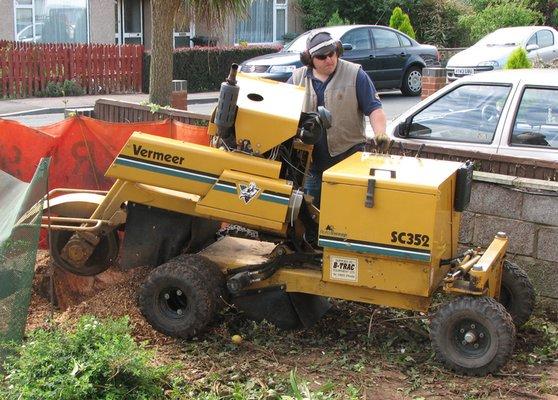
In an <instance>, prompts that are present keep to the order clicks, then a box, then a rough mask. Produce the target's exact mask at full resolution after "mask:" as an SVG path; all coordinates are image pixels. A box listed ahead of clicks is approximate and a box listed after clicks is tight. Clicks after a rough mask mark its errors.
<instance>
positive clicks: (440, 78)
mask: <svg viewBox="0 0 558 400" xmlns="http://www.w3.org/2000/svg"><path fill="white" fill-rule="evenodd" d="M446 84H447V82H446V69H445V68H423V69H422V94H421V96H420V98H421V99H426V98H427V97H428V96H430V95H431V94H433V93H434V92H437V91H438V90H440V89H441V88H443V87H444V86H446Z"/></svg>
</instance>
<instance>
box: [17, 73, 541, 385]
mask: <svg viewBox="0 0 558 400" xmlns="http://www.w3.org/2000/svg"><path fill="white" fill-rule="evenodd" d="M237 68H238V67H237V66H236V65H233V67H232V68H231V73H230V75H229V76H228V78H227V79H226V81H225V82H223V84H222V86H221V92H220V97H219V101H218V105H217V108H216V110H215V112H214V113H213V115H212V118H211V122H210V124H209V130H208V131H209V134H210V137H211V145H210V146H202V145H197V144H192V143H186V142H182V141H178V140H173V139H167V138H160V137H156V136H152V135H149V134H145V133H134V134H132V135H131V137H130V138H129V140H128V142H127V143H126V144H125V146H124V147H123V148H122V150H121V151H120V153H119V154H118V156H117V157H116V158H115V160H114V162H113V163H112V165H111V166H110V167H109V169H108V170H107V172H106V175H107V176H109V177H112V178H114V179H115V183H114V185H113V186H112V188H111V189H110V190H109V191H108V192H100V191H89V190H68V189H54V190H52V191H51V192H49V194H48V195H47V197H48V198H45V199H44V204H45V209H46V211H45V217H44V219H45V220H44V226H45V227H46V226H47V218H49V223H48V226H49V227H50V228H51V229H52V231H51V242H50V252H51V256H52V258H53V260H54V261H55V263H56V264H57V265H58V266H60V267H61V268H64V269H66V270H68V271H71V272H73V273H76V274H80V275H94V274H98V273H100V272H102V271H104V270H105V269H106V268H108V267H109V265H113V264H118V265H119V266H120V268H132V267H136V266H146V265H149V266H152V267H153V269H152V271H151V272H150V273H149V275H148V277H147V279H146V281H145V282H144V283H143V284H142V285H141V287H140V290H139V295H138V299H139V300H138V301H139V307H140V309H141V312H142V313H143V315H144V316H145V318H146V319H147V320H148V321H149V322H150V323H151V325H152V326H153V327H154V328H155V329H157V330H159V331H161V332H163V333H165V334H168V335H171V336H176V337H192V336H194V335H198V334H199V333H200V332H202V331H203V330H204V328H206V327H207V326H208V324H210V323H211V321H212V319H213V317H214V316H215V314H216V313H217V312H218V311H219V310H220V309H221V307H222V306H223V305H225V304H231V303H232V304H234V305H235V306H236V307H237V308H239V309H240V310H242V311H243V312H244V313H245V314H246V315H247V316H248V317H251V318H254V319H260V320H261V319H266V320H268V321H270V322H272V323H274V324H276V325H277V326H279V327H282V328H296V327H307V326H309V325H311V324H313V323H314V322H316V321H317V320H318V319H319V318H320V317H321V316H322V315H323V314H324V313H325V312H326V311H327V309H328V307H329V302H328V300H327V298H337V299H344V300H352V301H358V302H363V303H369V304H376V305H380V306H389V307H397V308H401V309H407V310H415V311H422V312H427V311H428V310H429V308H430V305H431V302H432V298H433V295H434V294H435V293H437V292H445V293H447V294H450V295H453V296H448V297H450V299H451V300H450V301H446V302H445V304H443V305H441V306H439V307H437V309H436V310H435V312H434V313H432V314H431V315H430V338H431V341H432V347H433V350H434V352H435V353H436V355H437V357H438V358H439V359H440V360H441V361H442V362H443V363H444V364H445V365H446V366H447V367H449V368H450V369H452V370H454V371H456V372H458V373H462V374H468V375H484V374H487V373H490V372H493V371H496V370H498V369H499V368H500V367H501V366H503V365H504V364H505V363H506V362H507V361H508V359H509V358H510V356H511V354H512V351H513V347H514V342H515V334H516V326H519V325H521V324H523V323H524V322H526V320H527V319H528V318H529V317H530V315H531V313H532V311H533V306H534V301H535V300H534V299H535V297H534V291H533V287H532V285H531V283H530V282H529V279H528V277H527V275H526V274H525V272H524V271H523V270H521V269H520V268H519V267H518V266H517V265H515V264H513V263H512V262H510V261H508V260H506V258H505V257H506V249H507V245H508V238H507V236H506V234H505V233H503V232H495V237H494V239H493V240H492V242H491V243H490V244H489V246H488V247H487V248H486V249H481V248H471V249H467V250H465V251H463V252H460V253H458V236H459V228H460V215H461V211H463V210H464V208H465V207H466V206H467V205H468V203H469V199H470V193H471V185H472V172H473V171H472V165H471V164H470V163H458V162H449V161H439V160H430V159H422V158H419V157H404V156H394V155H387V154H379V153H377V152H375V151H374V152H373V151H370V150H371V149H367V150H369V151H366V152H358V153H356V154H354V155H353V156H351V157H349V158H347V159H345V160H344V161H341V162H340V163H338V164H337V165H335V166H333V167H332V168H330V169H328V170H327V171H326V172H325V173H324V175H323V184H322V196H321V203H320V204H319V207H316V206H314V205H313V204H312V199H311V198H309V197H308V196H305V195H304V193H303V185H304V179H305V177H306V176H307V175H308V174H309V164H310V159H311V154H312V145H313V144H314V143H316V141H317V140H319V138H320V135H323V134H326V132H327V128H328V127H329V124H330V123H331V116H330V115H329V113H328V112H327V110H325V109H323V108H320V109H319V110H318V112H310V113H304V112H301V110H302V104H303V97H304V91H303V89H301V88H299V87H296V86H293V85H286V84H282V83H277V82H271V81H265V80H262V79H257V78H251V77H246V76H242V74H238V76H237V73H236V72H237ZM47 200H48V202H47ZM22 222H24V221H22ZM122 237H123V240H122V244H121V243H120V242H121V238H122ZM442 297H445V296H442Z"/></svg>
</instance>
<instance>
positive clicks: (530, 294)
mask: <svg viewBox="0 0 558 400" xmlns="http://www.w3.org/2000/svg"><path fill="white" fill-rule="evenodd" d="M535 302H536V295H535V288H534V287H533V284H532V283H531V281H530V280H529V277H528V276H527V273H526V272H525V271H524V270H523V269H522V268H521V267H519V266H518V265H517V264H514V263H512V262H511V261H508V260H504V267H503V269H502V287H501V289H500V303H502V305H503V306H504V307H505V308H506V310H507V311H508V313H509V314H510V315H511V317H512V319H513V323H514V324H515V326H517V327H519V326H521V325H523V324H524V323H525V322H527V321H528V320H529V318H531V315H532V314H533V310H534V309H535Z"/></svg>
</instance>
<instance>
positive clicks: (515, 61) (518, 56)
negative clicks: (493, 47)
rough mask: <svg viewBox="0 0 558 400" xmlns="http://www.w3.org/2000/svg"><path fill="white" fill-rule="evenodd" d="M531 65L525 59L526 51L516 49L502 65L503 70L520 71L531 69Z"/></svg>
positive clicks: (519, 48)
mask: <svg viewBox="0 0 558 400" xmlns="http://www.w3.org/2000/svg"><path fill="white" fill-rule="evenodd" d="M532 66H533V64H532V63H531V61H530V60H529V59H528V58H527V51H525V49H524V48H522V47H518V48H517V49H515V50H514V51H512V53H511V54H510V57H509V58H508V61H506V64H505V65H504V69H521V68H531V67H532Z"/></svg>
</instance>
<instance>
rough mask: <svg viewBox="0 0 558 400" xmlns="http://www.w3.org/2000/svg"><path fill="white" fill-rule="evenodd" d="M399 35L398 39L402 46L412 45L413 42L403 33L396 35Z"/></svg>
mask: <svg viewBox="0 0 558 400" xmlns="http://www.w3.org/2000/svg"><path fill="white" fill-rule="evenodd" d="M397 36H398V37H399V41H400V42H401V46H403V47H410V46H412V45H413V42H411V40H410V39H409V38H408V37H406V36H403V35H397Z"/></svg>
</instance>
